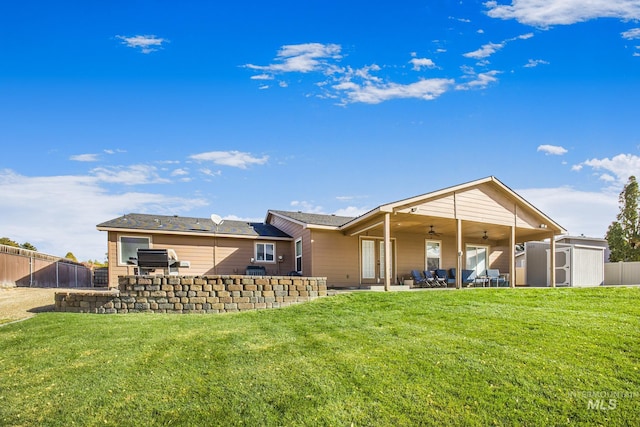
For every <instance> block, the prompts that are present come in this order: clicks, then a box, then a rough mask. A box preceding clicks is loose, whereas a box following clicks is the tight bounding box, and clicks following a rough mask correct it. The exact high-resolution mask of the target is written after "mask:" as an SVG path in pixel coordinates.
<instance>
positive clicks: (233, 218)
mask: <svg viewBox="0 0 640 427" xmlns="http://www.w3.org/2000/svg"><path fill="white" fill-rule="evenodd" d="M222 219H223V220H224V219H228V220H229V221H243V222H263V221H264V218H250V217H246V216H238V215H225V216H224V217H222Z"/></svg>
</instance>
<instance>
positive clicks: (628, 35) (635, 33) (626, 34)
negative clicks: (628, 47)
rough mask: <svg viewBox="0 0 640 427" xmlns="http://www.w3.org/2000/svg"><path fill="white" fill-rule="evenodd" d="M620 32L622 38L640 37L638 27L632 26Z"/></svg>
mask: <svg viewBox="0 0 640 427" xmlns="http://www.w3.org/2000/svg"><path fill="white" fill-rule="evenodd" d="M620 34H621V35H622V38H624V39H627V40H635V39H640V28H632V29H630V30H628V31H625V32H623V33H620Z"/></svg>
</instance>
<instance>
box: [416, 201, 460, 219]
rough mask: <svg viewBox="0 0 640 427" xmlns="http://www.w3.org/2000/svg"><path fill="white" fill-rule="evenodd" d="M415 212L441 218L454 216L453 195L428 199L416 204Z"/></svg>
mask: <svg viewBox="0 0 640 427" xmlns="http://www.w3.org/2000/svg"><path fill="white" fill-rule="evenodd" d="M417 209H418V210H417V213H419V214H423V215H429V216H438V217H442V218H455V212H456V211H455V206H454V198H453V195H450V196H445V197H443V198H441V199H435V200H430V201H428V202H426V203H423V204H421V205H419V206H417Z"/></svg>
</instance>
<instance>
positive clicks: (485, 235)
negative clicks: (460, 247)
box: [482, 231, 489, 240]
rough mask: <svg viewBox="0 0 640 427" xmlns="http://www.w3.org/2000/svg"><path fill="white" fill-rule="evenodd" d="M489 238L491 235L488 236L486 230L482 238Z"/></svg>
mask: <svg viewBox="0 0 640 427" xmlns="http://www.w3.org/2000/svg"><path fill="white" fill-rule="evenodd" d="M488 238H489V236H487V232H486V231H485V232H484V236H482V240H487V239H488Z"/></svg>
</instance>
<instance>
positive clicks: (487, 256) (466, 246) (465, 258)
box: [464, 243, 491, 273]
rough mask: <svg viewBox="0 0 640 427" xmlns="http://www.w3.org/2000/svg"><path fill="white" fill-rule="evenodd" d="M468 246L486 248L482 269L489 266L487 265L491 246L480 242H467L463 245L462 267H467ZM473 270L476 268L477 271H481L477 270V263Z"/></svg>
mask: <svg viewBox="0 0 640 427" xmlns="http://www.w3.org/2000/svg"><path fill="white" fill-rule="evenodd" d="M470 247H471V248H483V249H485V250H486V258H485V260H484V261H485V266H484V269H485V270H486V269H488V268H490V267H489V258H490V256H491V246H489V245H481V244H476V243H467V244H465V245H464V268H465V269H468V268H469V267H468V266H467V260H468V259H469V258H468V257H467V252H469V248H470ZM475 270H476V272H477V273H481V272H480V271H477V270H478V265H477V264H476V267H475Z"/></svg>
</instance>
